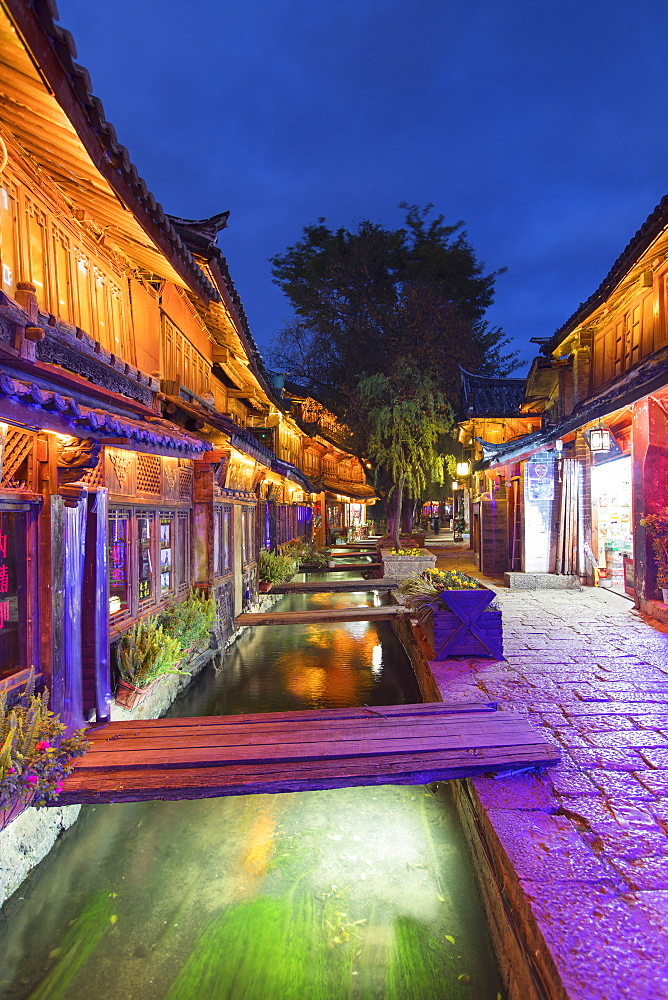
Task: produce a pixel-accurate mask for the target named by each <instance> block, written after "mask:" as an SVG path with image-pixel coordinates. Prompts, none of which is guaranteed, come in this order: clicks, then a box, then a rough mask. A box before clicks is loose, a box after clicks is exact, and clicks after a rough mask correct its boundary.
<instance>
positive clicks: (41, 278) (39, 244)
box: [26, 201, 48, 309]
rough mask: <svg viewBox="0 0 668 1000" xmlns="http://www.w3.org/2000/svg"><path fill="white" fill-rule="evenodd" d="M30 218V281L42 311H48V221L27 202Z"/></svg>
mask: <svg viewBox="0 0 668 1000" xmlns="http://www.w3.org/2000/svg"><path fill="white" fill-rule="evenodd" d="M26 208H27V217H28V254H29V262H30V281H31V282H32V283H33V285H34V286H35V294H36V295H37V301H38V302H39V304H40V306H41V307H42V309H46V308H47V306H48V302H47V284H46V220H45V218H44V216H43V215H42V213H41V212H38V211H37V209H35V208H34V207H33V206H32V205H31V204H30V202H28V201H26Z"/></svg>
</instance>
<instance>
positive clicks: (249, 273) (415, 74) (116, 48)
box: [58, 0, 668, 360]
mask: <svg viewBox="0 0 668 1000" xmlns="http://www.w3.org/2000/svg"><path fill="white" fill-rule="evenodd" d="M58 5H59V10H60V23H61V24H62V25H63V27H66V28H68V29H69V30H70V31H72V33H73V35H74V38H75V41H76V44H77V48H78V61H79V62H81V63H82V64H83V65H84V66H86V67H87V68H88V69H89V71H90V73H91V76H92V80H93V88H94V91H95V93H96V94H97V95H98V97H100V98H101V100H102V102H103V104H104V107H105V112H106V115H107V118H108V119H109V120H110V121H111V122H113V124H114V125H115V127H116V130H117V133H118V136H119V139H120V141H121V142H123V143H124V144H125V145H126V146H127V147H128V148H129V151H130V155H131V157H132V159H133V160H134V162H135V163H136V164H137V167H138V169H139V171H140V173H141V174H142V176H143V177H144V179H145V180H146V182H147V184H148V186H149V188H150V189H151V190H152V191H153V193H154V194H155V196H156V198H157V199H158V200H159V201H160V202H161V203H162V205H163V207H164V208H165V210H166V211H168V212H170V213H172V214H174V215H181V216H184V217H187V218H188V217H190V218H202V217H205V216H209V215H213V214H215V213H216V212H219V211H223V210H227V209H229V210H230V212H231V215H230V221H229V227H228V229H227V230H225V231H224V232H223V233H222V234H221V237H220V240H219V242H220V246H221V247H222V249H223V251H224V253H225V255H226V257H227V259H228V263H229V265H230V270H231V273H232V277H233V279H234V282H235V284H236V286H237V289H238V291H239V293H240V295H241V297H242V300H243V302H244V306H245V309H246V312H247V315H248V318H249V322H250V325H251V329H252V331H253V333H254V336H255V338H256V340H257V342H258V345H259V346H260V349H261V350H262V351H263V353H264V354H265V355H266V354H267V350H268V345H269V343H270V340H271V337H272V335H273V334H274V333H275V332H276V331H277V330H278V329H279V328H280V327H281V326H282V324H283V322H284V321H285V320H286V319H288V318H289V315H290V309H289V306H288V304H287V302H286V301H285V299H284V298H283V296H282V294H281V292H280V291H279V289H278V288H276V286H274V285H273V284H272V281H271V271H270V265H269V263H268V258H269V257H270V256H272V255H273V254H275V253H278V252H280V251H282V250H283V249H284V248H285V247H286V246H288V245H290V244H292V243H294V241H295V240H296V239H297V238H298V237H299V235H300V233H301V230H302V227H303V226H304V225H305V224H307V223H309V222H313V221H315V220H316V219H317V218H318V217H319V216H325V217H326V219H327V221H328V223H329V224H330V226H332V227H334V228H337V227H339V226H347V227H351V226H354V225H355V224H356V222H358V221H359V220H360V219H363V218H370V219H372V220H374V221H378V222H383V223H385V224H386V225H388V226H395V225H399V224H400V223H401V219H402V213H401V211H400V210H399V209H398V207H397V206H398V203H399V202H401V201H408V202H410V203H418V204H425V203H426V202H433V203H434V205H435V206H436V208H437V209H438V211H439V212H442V213H443V214H444V215H445V217H446V219H447V220H448V221H449V222H453V221H457V220H459V219H463V220H464V222H465V223H466V229H467V232H468V234H469V239H470V241H471V243H472V244H473V245H474V247H475V248H476V250H477V251H478V254H479V256H480V258H481V259H482V260H484V261H485V263H486V265H487V267H488V269H489V270H495V269H497V268H500V267H507V268H508V270H507V273H506V274H504V275H502V276H500V277H499V279H498V282H497V293H496V301H495V303H494V305H493V307H492V308H491V309H490V310H489V314H488V318H489V320H490V321H491V322H492V323H493V324H495V325H499V326H502V327H503V329H504V331H505V333H506V334H507V335H508V336H510V337H511V338H513V340H514V342H515V346H516V347H518V348H519V349H520V351H521V354H522V357H523V358H524V359H525V360H528V359H529V358H530V357H531V356H532V355H533V353H534V352H535V349H534V348H533V347H532V345H530V344H529V343H528V341H529V338H530V337H533V336H537V337H547V336H550V335H551V334H552V333H553V332H554V330H555V329H557V328H558V327H559V326H561V324H562V323H563V322H565V320H566V319H567V318H568V317H569V316H570V315H571V313H572V312H573V311H574V310H575V309H576V308H577V306H578V304H579V303H580V302H581V301H582V300H584V299H586V298H587V297H588V296H589V295H590V294H591V292H593V291H594V289H595V288H596V287H597V285H598V284H599V282H600V281H601V279H602V278H603V277H604V275H605V274H606V272H607V271H608V269H609V268H610V266H611V264H612V263H613V261H614V259H615V258H616V257H617V256H618V254H619V253H620V252H621V251H622V249H623V248H624V246H625V245H626V243H627V242H628V240H629V239H630V238H631V236H632V235H633V233H634V232H635V231H636V230H637V229H638V228H639V226H640V225H641V224H642V222H643V221H644V220H645V218H646V217H647V215H649V213H650V212H651V211H652V209H653V208H654V206H655V205H656V203H657V202H658V201H659V200H660V198H661V197H662V196H663V195H664V194H666V193H668V175H667V171H666V165H667V159H668V128H667V127H666V122H667V121H668V59H667V58H666V54H665V43H666V39H667V38H668V4H666V3H665V0H664V2H658V0H657V2H655V0H646V2H642V0H640V2H638V3H636V4H634V5H631V4H630V3H629V2H628V0H623V2H621V0H577V2H575V0H561V2H560V3H559V4H555V3H553V2H550V3H548V2H546V0H506V2H502V0H477V2H476V3H474V4H470V3H466V2H464V0H458V2H457V3H455V2H453V0H411V2H408V0H330V2H329V3H318V2H314V0H235V2H234V3H232V2H229V0H199V3H196V4H193V3H187V2H185V0H113V3H112V2H111V0H97V2H96V3H91V2H90V0H58Z"/></svg>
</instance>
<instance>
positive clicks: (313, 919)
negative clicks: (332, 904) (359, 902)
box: [167, 897, 353, 1000]
mask: <svg viewBox="0 0 668 1000" xmlns="http://www.w3.org/2000/svg"><path fill="white" fill-rule="evenodd" d="M352 953H353V952H352V949H351V948H349V949H340V950H336V949H334V950H332V948H331V947H330V946H328V943H327V929H326V925H323V922H322V921H320V920H319V919H318V916H317V914H316V912H315V906H314V904H313V903H312V902H311V901H310V900H308V899H300V900H298V901H297V902H294V901H293V900H292V899H291V898H282V899H275V898H272V897H262V898H259V899H254V900H248V901H246V902H243V903H238V904H237V905H236V906H232V907H230V908H229V909H228V910H227V911H226V912H225V913H224V914H223V915H222V916H221V917H219V918H218V919H217V920H216V921H215V922H214V923H212V924H211V926H210V927H209V928H208V929H207V930H206V931H204V933H203V934H201V935H200V937H199V940H198V941H197V943H196V945H195V948H194V949H193V951H192V952H191V954H190V956H189V957H188V959H187V960H186V963H185V965H184V966H183V968H182V970H181V972H180V973H179V975H178V977H177V978H176V980H175V981H174V984H173V985H172V988H171V989H170V991H169V993H168V995H167V1000H221V998H223V997H224V998H226V1000H242V998H243V1000H267V998H269V997H276V998H280V1000H303V998H304V997H305V996H308V997H309V998H310V1000H338V998H339V997H341V998H343V997H345V996H347V995H348V991H347V990H346V989H345V987H344V983H343V982H342V977H346V978H347V977H349V976H350V971H351V960H352ZM346 967H347V968H346ZM346 972H347V976H346Z"/></svg>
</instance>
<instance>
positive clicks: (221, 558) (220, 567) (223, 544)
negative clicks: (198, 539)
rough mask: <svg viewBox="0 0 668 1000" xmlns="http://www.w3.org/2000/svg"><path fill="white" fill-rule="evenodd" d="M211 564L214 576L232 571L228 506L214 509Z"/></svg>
mask: <svg viewBox="0 0 668 1000" xmlns="http://www.w3.org/2000/svg"><path fill="white" fill-rule="evenodd" d="M213 565H214V573H215V575H216V576H227V575H228V574H229V573H231V572H232V508H231V507H229V506H224V507H223V506H216V507H215V509H214V533H213Z"/></svg>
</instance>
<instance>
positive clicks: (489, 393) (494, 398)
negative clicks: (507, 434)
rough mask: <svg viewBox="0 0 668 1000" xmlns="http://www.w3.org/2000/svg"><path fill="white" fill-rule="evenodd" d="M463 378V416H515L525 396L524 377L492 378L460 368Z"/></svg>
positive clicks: (464, 417)
mask: <svg viewBox="0 0 668 1000" xmlns="http://www.w3.org/2000/svg"><path fill="white" fill-rule="evenodd" d="M459 370H460V372H461V379H462V411H463V412H462V417H463V419H466V418H467V417H515V416H517V415H518V413H519V407H520V403H521V402H522V400H523V398H524V389H525V386H526V382H525V380H524V379H523V378H492V377H490V376H488V375H473V374H472V373H471V372H467V371H465V370H464V369H463V368H460V369H459Z"/></svg>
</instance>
